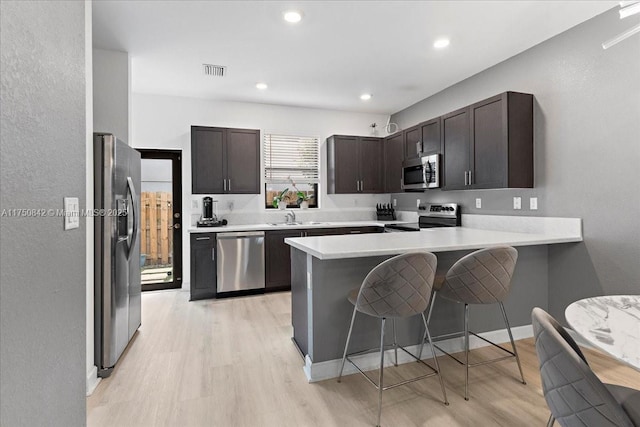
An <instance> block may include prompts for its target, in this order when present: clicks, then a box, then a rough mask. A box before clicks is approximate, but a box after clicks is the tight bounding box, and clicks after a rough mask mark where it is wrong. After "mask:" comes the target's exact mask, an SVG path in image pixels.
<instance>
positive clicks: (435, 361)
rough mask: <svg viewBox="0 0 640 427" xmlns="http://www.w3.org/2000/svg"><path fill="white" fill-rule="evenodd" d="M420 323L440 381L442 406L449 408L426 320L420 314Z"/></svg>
mask: <svg viewBox="0 0 640 427" xmlns="http://www.w3.org/2000/svg"><path fill="white" fill-rule="evenodd" d="M422 321H423V322H424V329H425V330H424V334H425V335H426V336H427V338H428V339H429V346H430V347H431V354H432V355H433V363H434V365H435V366H436V371H437V372H438V379H439V380H440V388H442V397H443V399H444V404H445V405H447V406H449V400H448V399H447V392H446V390H445V388H444V381H443V380H442V372H441V371H440V364H439V363H438V358H437V357H436V351H435V349H434V348H433V342H432V341H431V333H429V326H428V325H427V319H425V317H424V313H422ZM422 346H423V347H424V339H423V340H422ZM420 353H422V347H421V348H420Z"/></svg>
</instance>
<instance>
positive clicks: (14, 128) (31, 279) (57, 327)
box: [0, 1, 87, 427]
mask: <svg viewBox="0 0 640 427" xmlns="http://www.w3.org/2000/svg"><path fill="white" fill-rule="evenodd" d="M86 16H87V15H86V13H85V3H84V2H82V1H67V2H51V1H46V2H32V1H1V2H0V39H1V40H2V43H0V58H1V63H2V66H1V68H2V73H1V74H0V79H1V87H2V96H1V97H0V115H1V121H0V123H1V128H0V129H1V131H0V141H1V142H0V175H1V177H0V206H1V207H2V208H3V209H5V208H6V209H11V208H14V209H21V208H24V209H45V212H46V210H48V209H62V207H63V198H64V197H78V198H79V201H80V206H84V204H85V197H86V189H85V183H86V167H87V165H86V153H85V146H86V136H87V134H86V129H85V126H86V106H85V102H86V81H85V78H86V69H85V66H86V56H85V47H86V39H85V37H86V34H85V28H86V26H85V25H86ZM86 233H87V228H86V221H85V219H84V217H80V227H79V228H77V229H72V230H67V231H65V230H64V229H63V218H62V217H61V216H55V215H47V216H35V217H34V216H27V215H23V216H11V217H2V218H0V235H1V238H0V259H1V260H2V268H0V425H2V426H52V427H56V426H61V427H62V426H64V427H68V426H83V425H85V424H86V399H85V389H86V379H85V373H86V359H85V357H86V349H85V346H86V331H85V327H86V323H85V321H86V307H85V304H86V280H87V276H86V265H85V261H86V256H85V255H86V247H85V245H86Z"/></svg>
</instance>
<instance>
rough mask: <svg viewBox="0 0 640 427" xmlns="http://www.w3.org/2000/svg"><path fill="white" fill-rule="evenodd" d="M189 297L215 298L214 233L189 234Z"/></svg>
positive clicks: (196, 298)
mask: <svg viewBox="0 0 640 427" xmlns="http://www.w3.org/2000/svg"><path fill="white" fill-rule="evenodd" d="M190 246H191V289H190V290H191V297H190V300H191V301H193V300H198V299H205V298H215V297H216V287H217V271H216V233H193V234H191V245H190Z"/></svg>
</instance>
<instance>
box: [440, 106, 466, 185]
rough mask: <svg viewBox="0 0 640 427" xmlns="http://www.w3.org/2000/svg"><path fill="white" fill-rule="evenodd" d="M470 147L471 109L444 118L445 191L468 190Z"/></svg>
mask: <svg viewBox="0 0 640 427" xmlns="http://www.w3.org/2000/svg"><path fill="white" fill-rule="evenodd" d="M470 146H471V144H470V135H469V107H464V108H461V109H459V110H456V111H452V112H451V113H448V114H445V115H444V116H442V158H443V177H444V179H443V181H444V185H443V189H444V190H464V189H465V188H468V186H467V184H468V179H467V177H468V174H469V169H470V160H469V154H470V150H471V148H470Z"/></svg>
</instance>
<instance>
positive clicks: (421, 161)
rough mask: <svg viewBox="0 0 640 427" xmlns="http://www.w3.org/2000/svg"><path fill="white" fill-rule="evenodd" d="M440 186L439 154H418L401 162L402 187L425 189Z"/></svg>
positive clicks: (406, 188)
mask: <svg viewBox="0 0 640 427" xmlns="http://www.w3.org/2000/svg"><path fill="white" fill-rule="evenodd" d="M438 187H440V155H439V154H432V155H429V156H423V155H420V156H419V157H416V158H415V159H408V160H405V161H404V162H403V163H402V189H403V190H425V189H428V188H438Z"/></svg>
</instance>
